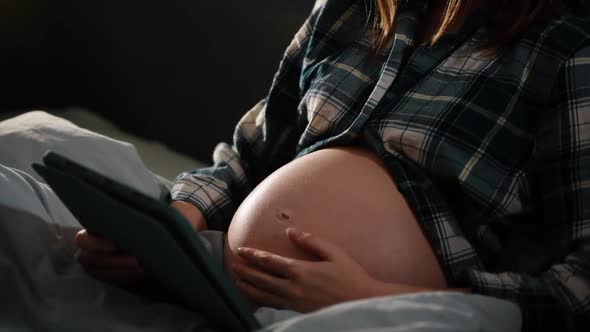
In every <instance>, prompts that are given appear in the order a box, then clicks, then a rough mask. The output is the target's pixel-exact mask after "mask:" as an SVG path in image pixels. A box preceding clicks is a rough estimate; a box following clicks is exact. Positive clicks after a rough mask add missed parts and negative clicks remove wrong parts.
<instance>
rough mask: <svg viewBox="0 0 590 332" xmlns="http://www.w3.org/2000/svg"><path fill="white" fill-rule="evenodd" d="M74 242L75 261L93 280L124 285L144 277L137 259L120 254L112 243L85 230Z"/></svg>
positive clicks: (78, 234) (77, 235)
mask: <svg viewBox="0 0 590 332" xmlns="http://www.w3.org/2000/svg"><path fill="white" fill-rule="evenodd" d="M75 240H76V244H77V245H78V247H79V249H78V250H77V251H76V254H75V257H76V259H77V260H78V261H79V262H80V264H81V265H82V266H83V267H84V269H85V270H86V272H88V273H89V274H91V275H92V276H94V277H95V278H97V279H100V280H103V281H108V282H113V283H116V284H122V285H125V284H130V283H132V282H134V281H137V280H138V279H140V278H141V277H143V276H144V270H143V268H142V266H141V264H140V262H139V261H138V259H137V258H136V257H132V256H126V255H122V254H120V253H119V251H118V249H117V247H116V246H115V244H114V243H113V242H112V241H109V240H106V239H103V238H100V237H97V236H95V235H93V234H90V233H88V232H87V231H86V230H85V229H83V230H81V231H79V232H78V233H77V234H76V238H75Z"/></svg>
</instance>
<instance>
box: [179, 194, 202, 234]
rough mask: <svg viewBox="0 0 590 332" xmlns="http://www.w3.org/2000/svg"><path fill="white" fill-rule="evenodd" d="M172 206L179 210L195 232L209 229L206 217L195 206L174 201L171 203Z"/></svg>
mask: <svg viewBox="0 0 590 332" xmlns="http://www.w3.org/2000/svg"><path fill="white" fill-rule="evenodd" d="M170 206H172V207H173V208H175V209H176V210H178V211H179V212H180V213H181V214H182V215H183V216H184V218H185V219H186V220H187V221H188V222H189V224H190V225H191V227H192V228H193V229H194V230H195V231H204V230H206V229H207V219H206V218H205V215H204V214H203V213H202V212H201V210H199V209H198V208H197V207H196V206H194V205H193V204H191V203H189V202H184V201H173V202H172V203H170Z"/></svg>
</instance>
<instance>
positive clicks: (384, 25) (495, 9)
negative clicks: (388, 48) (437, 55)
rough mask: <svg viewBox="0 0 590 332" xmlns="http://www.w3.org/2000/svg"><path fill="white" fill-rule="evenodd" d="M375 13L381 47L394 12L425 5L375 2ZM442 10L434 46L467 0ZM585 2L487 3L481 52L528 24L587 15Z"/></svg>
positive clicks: (451, 0)
mask: <svg viewBox="0 0 590 332" xmlns="http://www.w3.org/2000/svg"><path fill="white" fill-rule="evenodd" d="M376 1H377V6H378V13H377V15H376V20H375V28H376V35H377V44H382V43H383V42H384V41H385V40H387V39H389V38H390V37H391V34H392V32H393V31H392V29H393V20H394V18H395V16H396V13H397V12H398V9H399V8H400V7H401V6H404V5H410V4H416V3H427V2H428V0H405V1H404V0H376ZM445 1H446V7H445V12H444V15H443V17H442V20H441V22H440V24H439V26H438V28H437V29H436V32H435V34H434V36H433V38H432V39H431V40H430V43H431V44H434V43H436V42H437V41H438V39H439V38H440V37H441V36H442V35H444V34H445V32H446V31H447V30H448V28H449V26H450V25H451V23H452V22H453V20H454V19H455V18H456V17H457V15H458V13H459V11H460V10H461V9H462V8H463V7H464V6H465V5H466V3H468V2H469V0H445ZM584 2H585V0H490V1H488V6H487V7H488V10H489V13H490V17H491V22H490V23H491V30H490V35H489V36H488V37H487V38H488V39H487V41H486V43H485V44H484V45H482V48H484V49H494V48H497V47H500V46H504V45H507V44H509V43H510V42H512V41H514V40H515V39H516V38H518V36H519V35H520V34H521V33H523V32H524V31H525V30H526V29H527V28H528V27H529V26H530V25H531V24H532V23H536V22H539V21H543V20H549V19H552V18H556V17H560V16H563V15H568V14H571V15H578V16H586V15H589V12H590V8H589V6H588V5H587V4H585V3H584Z"/></svg>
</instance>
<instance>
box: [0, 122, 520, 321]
mask: <svg viewBox="0 0 590 332" xmlns="http://www.w3.org/2000/svg"><path fill="white" fill-rule="evenodd" d="M48 149H52V150H55V151H58V152H60V153H62V154H64V155H66V156H69V157H70V158H72V159H75V160H77V161H80V162H81V163H83V164H85V165H86V166H88V167H91V168H95V169H100V170H101V171H103V172H105V170H106V172H107V173H108V174H109V175H110V176H111V177H113V178H115V179H117V180H119V181H122V182H124V183H126V184H128V185H130V186H133V187H135V188H137V189H138V190H141V191H143V192H144V193H146V194H148V195H151V196H152V197H156V198H158V197H162V196H163V195H165V194H166V189H165V187H164V186H163V185H162V183H161V182H160V181H159V179H158V178H157V177H156V176H154V174H152V173H151V172H150V171H149V170H148V169H147V168H146V167H145V166H144V164H143V162H142V161H141V159H140V158H139V156H138V154H137V153H136V151H135V149H134V148H133V146H132V145H130V144H127V143H124V142H120V141H116V140H112V139H110V138H108V137H105V136H101V135H98V134H95V133H92V132H89V131H86V130H83V129H80V128H78V127H76V126H74V125H72V124H71V123H69V122H67V121H65V120H62V119H59V118H56V117H53V116H50V115H48V114H46V113H43V112H34V113H28V114H25V115H22V116H20V117H17V118H13V119H10V120H7V121H4V122H0V331H60V332H61V331H124V332H131V331H205V330H209V328H208V327H207V323H206V322H207V321H206V317H200V316H199V315H198V314H195V313H191V312H188V311H186V310H184V309H182V308H180V307H177V306H174V305H170V304H166V303H159V302H157V301H153V300H150V299H147V298H144V297H141V296H137V295H134V294H132V293H129V292H127V291H125V290H122V289H119V288H116V287H113V286H111V285H108V284H105V283H102V282H99V281H97V280H94V279H93V278H91V277H89V276H88V275H87V274H86V273H85V272H84V271H83V269H82V268H81V266H80V265H79V264H78V263H77V262H76V260H75V259H74V251H75V245H74V243H73V235H74V234H75V232H76V231H77V230H78V229H80V225H79V223H78V222H77V221H76V220H75V218H74V217H73V216H72V215H71V214H70V212H69V211H68V210H67V209H66V208H65V207H64V205H63V204H62V203H61V202H60V201H59V199H57V197H56V196H55V195H54V194H53V192H52V191H51V189H50V188H49V187H48V186H46V185H45V184H44V183H43V182H42V179H41V178H40V177H38V176H37V175H36V174H35V173H34V171H33V170H32V169H31V167H30V164H31V162H33V161H37V162H38V161H40V159H41V157H42V155H43V153H44V152H45V151H46V150H48ZM256 315H257V317H258V318H259V320H260V321H261V322H262V323H263V325H264V326H265V327H264V328H263V330H264V331H371V332H377V331H490V332H491V331H498V332H500V331H502V332H509V331H518V330H519V329H520V324H521V318H520V311H519V309H518V307H517V306H515V305H514V304H512V303H510V302H506V301H500V300H497V299H494V298H490V297H483V296H477V295H465V294H459V293H448V292H435V293H424V294H414V295H406V296H390V297H384V298H377V299H370V300H364V301H357V302H349V303H343V304H340V305H336V306H332V307H329V308H326V309H324V310H320V311H317V312H314V313H311V314H306V315H300V314H297V313H294V312H290V311H280V310H274V309H271V308H262V309H260V310H258V311H257V312H256Z"/></svg>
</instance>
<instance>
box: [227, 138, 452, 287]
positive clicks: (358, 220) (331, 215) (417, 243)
mask: <svg viewBox="0 0 590 332" xmlns="http://www.w3.org/2000/svg"><path fill="white" fill-rule="evenodd" d="M289 227H296V228H297V229H299V230H300V231H303V232H309V233H311V234H313V235H316V236H319V237H321V238H323V239H325V240H328V241H330V242H332V243H334V244H336V245H338V246H340V247H342V248H343V249H345V250H346V251H347V252H348V253H349V254H350V255H351V256H352V257H353V258H355V259H356V260H357V261H358V262H359V264H361V265H362V266H363V267H364V268H365V269H366V270H367V272H368V273H369V274H370V275H371V276H372V277H373V278H374V279H376V280H380V281H385V282H390V283H402V284H407V285H414V286H424V287H432V288H437V289H438V288H445V287H446V281H445V278H444V275H443V273H442V270H441V268H440V265H439V263H438V261H437V259H436V256H435V254H434V252H433V250H432V248H431V246H430V244H429V243H428V241H427V240H426V238H425V236H424V234H423V232H422V230H421V228H420V226H419V225H418V222H417V221H416V218H415V217H414V215H413V213H412V211H411V209H410V208H409V206H408V204H407V203H406V201H405V199H404V197H403V196H402V195H401V194H400V192H399V191H398V189H397V186H396V184H395V181H394V179H393V178H392V176H391V175H390V174H389V173H388V171H387V170H386V168H385V166H384V165H383V163H382V162H381V161H380V160H379V159H378V158H376V157H375V156H374V155H373V154H372V153H370V152H367V151H365V150H361V149H357V148H333V149H324V150H320V151H316V152H313V153H311V154H308V155H306V156H303V157H301V158H298V159H296V160H294V161H292V162H290V163H289V164H287V165H285V166H283V167H282V168H280V169H278V170H277V171H275V172H274V173H273V174H271V175H270V176H269V177H267V178H266V179H265V180H264V181H263V182H262V183H260V184H259V185H258V186H257V187H256V188H255V189H254V190H253V191H252V193H251V194H250V195H249V196H248V197H247V198H246V199H245V200H244V202H243V203H242V205H241V206H240V207H239V209H238V211H237V212H236V214H235V215H234V217H233V219H232V221H231V224H230V227H229V231H228V235H227V243H226V250H225V262H226V264H227V266H229V264H232V263H233V262H236V261H239V260H241V258H239V257H238V255H237V254H236V253H237V249H238V248H239V247H252V248H257V249H260V250H265V251H269V252H272V253H275V254H279V255H282V256H286V257H291V258H299V259H314V257H312V256H310V255H309V254H308V253H306V252H304V251H302V250H301V249H299V248H297V247H295V246H294V245H293V244H292V243H291V242H290V241H289V239H288V238H287V236H286V235H285V230H286V229H287V228H289Z"/></svg>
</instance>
